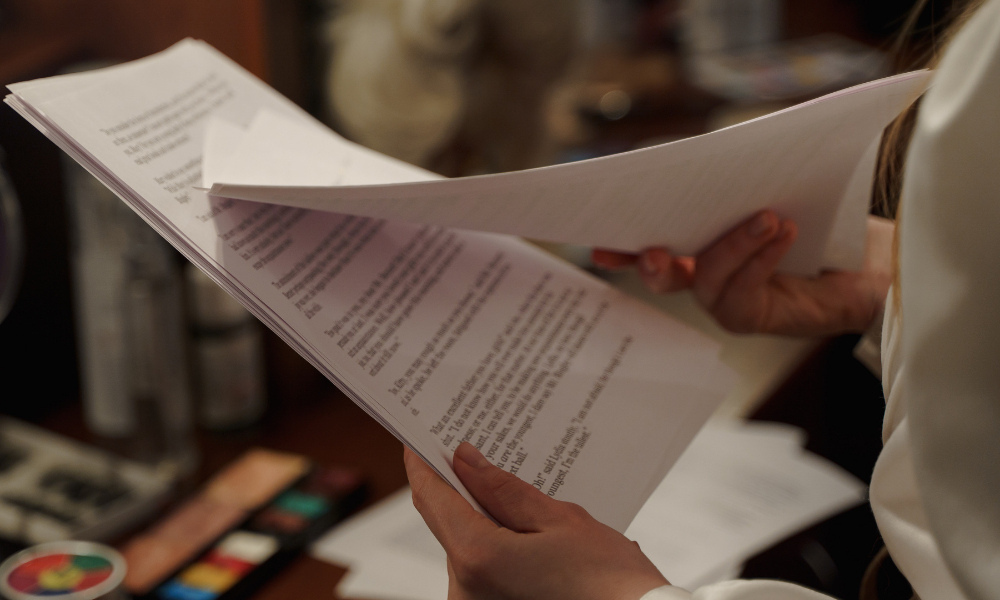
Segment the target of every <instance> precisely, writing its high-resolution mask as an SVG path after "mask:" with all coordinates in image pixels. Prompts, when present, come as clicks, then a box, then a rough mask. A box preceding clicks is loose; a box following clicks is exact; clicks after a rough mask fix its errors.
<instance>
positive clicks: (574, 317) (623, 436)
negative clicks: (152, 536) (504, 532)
mask: <svg viewBox="0 0 1000 600" xmlns="http://www.w3.org/2000/svg"><path fill="white" fill-rule="evenodd" d="M11 90H12V92H13V95H12V96H9V97H8V99H7V101H8V103H10V104H11V105H12V106H13V107H14V108H15V109H16V110H18V112H20V113H21V114H22V115H23V116H25V117H26V118H27V119H28V120H29V121H31V122H32V123H34V124H35V125H36V126H37V127H38V128H39V129H41V130H42V131H43V132H44V133H46V134H47V135H48V136H49V137H50V138H51V139H52V140H53V141H55V142H56V143H57V144H59V145H60V147H62V148H63V149H64V150H66V151H67V152H68V153H69V154H70V155H71V156H73V157H74V158H76V159H77V160H78V161H79V162H81V164H83V165H84V166H85V167H87V168H88V169H89V170H90V171H91V172H92V173H94V174H95V175H96V176H98V177H99V178H100V179H101V180H102V181H103V182H104V183H105V184H106V185H108V186H109V187H110V188H111V189H112V190H114V191H115V192H116V193H117V194H118V195H119V196H120V197H121V198H122V199H123V200H125V201H126V202H127V203H128V204H129V205H130V206H131V207H132V208H133V209H134V210H136V212H138V213H139V214H140V215H141V216H142V217H143V218H144V219H145V220H146V221H147V222H148V223H149V224H150V225H152V226H153V227H154V228H155V229H156V230H157V231H158V232H160V234H161V235H163V236H164V237H165V238H166V239H168V240H169V241H170V242H171V243H173V244H174V245H175V246H176V247H177V248H178V250H180V251H181V252H182V253H184V255H185V256H187V257H188V258H189V259H190V260H191V261H192V262H194V263H195V264H196V265H198V266H199V267H200V268H202V269H203V270H204V271H205V272H206V273H208V274H209V276H211V277H212V278H213V279H214V280H215V281H216V282H217V283H219V284H220V285H222V286H223V287H224V288H225V289H227V290H228V291H229V292H230V293H231V294H233V295H234V297H236V298H237V299H238V300H240V301H241V302H242V303H243V304H244V305H245V306H246V307H247V308H248V309H249V310H251V311H252V312H253V313H254V314H255V315H256V316H257V317H258V318H260V319H261V320H262V321H263V322H264V323H265V324H267V325H268V326H269V327H271V328H272V329H273V330H274V331H275V332H276V333H277V334H278V335H280V336H281V337H282V338H283V339H284V340H285V341H286V342H288V343H289V344H290V345H291V346H292V347H293V348H295V349H296V350H297V351H298V352H299V353H300V354H302V355H303V356H304V357H305V358H306V359H307V360H309V361H310V362H311V363H312V364H313V365H314V366H315V367H316V368H317V369H319V370H320V371H321V372H322V373H324V375H326V376H327V377H328V378H329V379H330V380H331V381H333V382H334V383H336V384H337V385H338V386H339V387H340V388H341V389H342V390H343V391H344V392H345V393H346V394H347V395H348V396H349V397H351V398H352V399H353V400H354V401H355V402H357V403H358V404H359V405H360V406H361V407H362V408H364V409H365V410H366V411H367V412H368V413H369V414H370V415H372V416H373V417H374V418H375V419H377V420H378V421H379V422H380V423H382V424H383V425H384V426H385V427H386V428H387V429H388V430H389V431H391V432H393V433H394V434H395V435H396V436H397V437H399V438H400V439H401V440H402V441H403V442H404V443H406V444H407V445H408V446H410V447H411V448H412V449H413V450H414V451H415V452H417V453H418V454H419V455H421V456H422V457H423V458H424V459H425V460H426V461H427V462H428V463H429V464H430V465H431V466H432V467H434V468H435V469H436V470H437V471H438V472H439V473H441V474H442V476H443V477H445V479H447V480H448V481H449V482H451V483H452V485H454V486H455V487H456V489H458V490H459V491H460V492H462V493H463V494H465V495H466V497H469V496H468V493H467V492H466V491H465V490H464V488H463V487H462V486H461V484H460V482H458V480H457V478H456V477H455V476H454V473H453V472H452V470H451V466H450V460H451V454H452V451H453V449H454V448H455V447H456V446H457V445H458V443H459V441H460V440H461V439H463V438H468V439H470V440H471V441H472V442H473V443H475V444H476V445H477V446H480V447H481V448H482V450H483V452H484V453H485V454H486V455H487V456H488V457H489V458H490V459H491V460H492V461H493V462H495V463H496V464H498V465H501V466H503V467H504V468H506V469H507V470H509V471H511V472H517V474H518V476H520V477H522V478H523V479H525V480H526V481H529V482H532V483H533V484H534V485H536V486H537V487H539V488H540V489H542V490H543V491H545V492H546V493H550V494H552V495H553V496H555V497H558V498H561V499H566V500H572V501H574V502H578V503H580V504H582V505H584V506H585V507H587V509H588V510H590V511H591V513H592V514H593V515H594V516H595V517H597V518H599V519H601V520H602V521H603V522H605V523H607V524H609V525H611V526H613V527H616V528H618V529H619V530H623V529H624V528H625V527H626V526H627V525H628V523H629V522H630V521H631V519H632V517H633V516H634V515H635V513H636V512H637V511H638V509H639V507H640V506H641V504H642V502H643V501H644V500H645V497H646V495H647V493H648V492H649V491H651V489H652V485H653V482H656V481H659V479H661V478H662V475H663V474H664V473H665V472H666V469H668V468H669V466H670V465H671V464H672V463H673V462H674V461H675V460H676V458H677V457H678V456H679V455H680V454H681V452H682V451H683V449H684V447H685V446H686V445H687V443H688V442H689V441H690V439H691V438H692V437H693V436H694V434H695V433H696V432H697V430H698V428H699V427H700V426H701V424H702V423H703V422H704V421H705V419H707V418H708V415H709V414H710V413H711V412H712V410H713V408H714V407H715V405H716V404H717V403H718V402H719V401H720V400H721V399H722V398H723V397H724V396H725V394H726V392H727V390H728V389H729V387H730V386H731V384H732V374H731V372H730V370H729V369H728V368H726V367H725V366H724V365H722V364H721V363H720V362H719V360H718V356H717V354H718V345H717V344H716V343H714V342H712V341H711V340H709V339H708V338H706V337H705V336H703V335H701V334H699V333H697V332H695V331H694V330H692V329H690V328H688V327H686V326H684V325H682V324H680V323H678V322H676V321H674V320H672V319H669V318H666V317H665V316H663V315H662V314H660V313H658V312H657V311H655V310H653V309H651V308H649V307H648V306H646V305H643V304H641V303H639V302H637V301H634V300H632V299H629V298H628V297H626V296H624V295H623V294H621V293H620V292H618V291H616V290H614V289H612V288H610V287H609V286H608V285H607V284H605V283H604V282H601V281H600V280H598V279H596V278H593V277H591V276H590V275H588V274H586V273H585V272H583V271H580V270H579V269H576V268H575V267H571V266H570V265H568V264H566V263H563V262H562V261H559V260H557V259H555V258H553V257H551V256H549V255H547V254H545V253H543V252H542V251H540V250H538V249H537V248H535V247H533V246H531V245H529V244H526V243H524V242H522V241H520V240H518V239H515V238H511V237H506V236H499V235H492V234H477V233H469V232H461V231H449V230H445V229H440V228H436V227H429V226H419V225H408V224H403V223H390V222H385V221H378V220H372V219H361V218H358V217H350V216H345V215H338V214H332V213H327V212H313V211H307V210H303V209H296V208H289V207H283V206H277V205H265V204H258V203H253V202H243V201H238V200H230V199H219V198H210V197H208V196H207V195H206V194H204V193H203V192H200V191H198V190H197V189H193V188H192V186H197V185H199V183H200V182H201V180H202V155H201V154H202V153H201V148H202V145H203V143H205V141H206V140H205V138H206V128H207V127H208V123H209V122H210V120H211V119H213V118H217V119H221V120H223V121H225V122H227V123H228V125H221V126H219V127H216V126H213V127H214V129H213V130H212V132H211V135H210V136H209V139H210V141H212V143H213V144H215V145H216V146H218V147H222V148H223V152H222V155H221V157H220V160H219V161H217V162H215V163H213V162H212V161H209V167H210V173H209V175H211V174H212V172H215V171H217V170H226V169H229V161H230V160H232V159H233V157H235V156H238V155H239V153H240V152H242V151H243V150H244V149H245V145H244V143H243V139H245V138H242V137H241V135H247V134H241V133H240V132H237V131H236V129H234V127H235V128H239V129H246V128H248V127H251V124H252V122H253V121H254V119H255V117H257V116H258V115H260V116H262V118H263V119H264V121H262V123H263V124H264V125H266V124H267V115H272V116H274V115H276V116H278V117H280V119H282V120H283V121H284V122H286V123H297V124H298V126H297V127H296V130H298V131H303V132H308V131H309V130H313V131H314V132H315V136H314V137H318V138H321V139H325V140H329V139H331V138H330V134H328V133H326V130H325V128H324V127H323V126H322V125H321V124H320V123H319V122H317V121H316V120H314V119H312V118H311V117H310V116H308V115H307V114H305V113H304V112H302V111H301V110H300V109H298V108H297V107H295V106H294V105H293V104H292V103H291V102H289V101H287V100H286V99H284V98H282V97H281V96H280V95H278V94H277V93H276V92H274V91H273V90H271V89H269V88H267V87H266V86H264V85H263V84H262V83H261V82H260V81H258V80H256V79H254V78H253V77H252V76H250V75H249V74H247V73H246V72H245V71H243V70H242V69H241V68H239V67H238V66H236V65H235V64H234V63H232V62H231V61H229V60H228V59H226V58H225V57H223V56H222V55H221V54H219V53H217V52H216V51H214V50H213V49H211V48H210V47H208V46H207V45H205V44H203V43H199V42H194V41H186V42H183V43H181V44H178V45H177V46H175V47H173V48H172V49H170V50H168V51H166V52H164V53H161V54H159V55H156V56H154V57H152V58H149V59H145V60H143V61H140V62H137V63H133V64H129V65H125V66H123V67H118V68H116V69H113V70H111V71H108V72H98V73H95V74H93V75H91V76H86V75H75V76H72V77H70V78H66V79H61V78H56V79H52V80H47V81H42V82H30V83H27V84H19V85H13V86H11ZM251 131H252V129H251ZM272 141H273V142H274V143H276V144H277V142H278V141H279V140H272ZM234 148H235V150H234ZM279 158H280V157H277V156H275V157H274V164H275V166H274V167H268V168H265V167H262V168H261V171H260V174H261V176H262V177H264V178H265V179H266V180H268V181H272V182H276V183H282V182H283V180H282V178H291V177H297V176H298V175H297V174H296V173H298V171H295V169H294V168H293V169H292V170H291V171H286V170H283V167H282V166H281V165H282V163H281V161H280V160H279ZM349 158H350V160H351V161H352V162H351V163H350V164H351V165H353V166H352V167H351V169H350V172H351V173H361V174H364V176H365V177H367V178H368V179H369V180H377V179H379V178H380V177H383V178H384V179H383V180H386V181H393V180H399V179H400V178H403V177H406V178H411V179H412V178H414V177H418V176H425V177H426V174H424V173H423V172H420V171H419V170H417V169H415V168H413V167H409V166H406V165H404V164H403V163H399V162H398V161H393V160H391V159H387V158H384V157H380V156H379V155H377V154H375V153H372V152H370V151H363V152H361V151H358V152H354V153H353V154H352V155H351V156H350V157H349ZM314 170H315V169H309V172H313V171H314ZM359 451H364V449H363V448H359ZM636 456H642V457H644V460H642V461H636V460H634V459H635V457H636ZM470 501H471V498H470Z"/></svg>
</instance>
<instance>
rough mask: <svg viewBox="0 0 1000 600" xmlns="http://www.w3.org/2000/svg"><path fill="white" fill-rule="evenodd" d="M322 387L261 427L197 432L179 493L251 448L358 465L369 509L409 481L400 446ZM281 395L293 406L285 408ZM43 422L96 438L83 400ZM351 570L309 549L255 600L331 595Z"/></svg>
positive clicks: (273, 411)
mask: <svg viewBox="0 0 1000 600" xmlns="http://www.w3.org/2000/svg"><path fill="white" fill-rule="evenodd" d="M324 387H325V388H326V389H325V390H317V391H315V392H314V395H312V396H311V397H308V398H283V399H277V401H276V404H277V405H272V406H271V408H270V410H269V411H268V413H267V416H266V418H265V419H264V420H263V421H262V422H261V423H260V424H259V425H258V426H256V427H255V428H251V429H247V430H244V431H237V432H230V433H207V432H202V433H199V435H198V445H199V448H200V451H201V462H200V466H199V469H198V472H197V474H196V475H195V476H194V477H192V479H191V481H189V482H187V484H186V485H185V486H184V489H183V490H182V491H181V493H180V497H183V495H184V494H185V493H190V491H192V490H193V489H194V488H195V487H196V486H197V485H198V483H199V482H201V481H204V480H205V479H207V478H208V477H210V476H211V475H212V474H213V473H215V472H216V471H218V470H219V469H220V468H221V467H222V466H223V465H225V464H226V463H228V462H230V461H232V460H233V459H235V458H236V457H237V456H239V455H240V454H241V453H243V452H244V451H245V450H246V449H247V448H249V447H252V446H262V447H265V448H270V449H274V450H283V451H287V452H294V453H298V454H302V455H305V456H308V457H309V458H311V459H313V460H314V461H316V462H317V463H320V464H324V465H331V466H332V465H342V466H348V467H352V468H355V469H358V470H360V471H361V472H362V473H363V474H364V478H365V481H366V482H367V484H368V489H369V496H368V500H367V502H366V504H365V506H368V505H371V504H373V503H375V502H376V501H378V500H380V499H382V498H384V497H386V496H388V495H389V494H391V493H392V492H394V491H396V490H398V489H399V488H400V487H402V486H404V485H406V473H405V471H404V469H403V460H402V455H403V450H402V449H403V446H402V444H400V442H399V441H398V440H396V439H395V438H394V437H393V436H392V434H390V433H389V432H388V431H386V430H385V429H384V428H383V427H382V426H381V425H379V424H378V423H377V422H376V421H375V420H373V419H372V418H370V417H369V416H368V415H367V414H365V412H364V411H362V410H361V409H360V408H358V407H357V406H356V405H355V404H354V403H353V402H351V401H350V400H349V399H347V398H346V397H345V396H344V395H343V394H342V393H340V392H339V391H338V390H337V389H335V388H334V387H333V386H332V385H328V384H327V385H326V386H324ZM281 400H285V401H287V404H289V406H282V405H281ZM42 424H43V425H44V426H45V427H47V428H49V429H51V430H53V431H56V432H59V433H61V434H63V435H67V436H70V437H73V438H76V439H80V440H83V441H86V442H89V443H94V442H95V440H94V438H93V436H91V435H89V434H88V433H87V432H86V430H85V428H84V427H83V418H82V413H81V410H80V406H79V405H78V404H72V405H70V406H67V407H66V408H64V409H62V410H59V411H58V412H57V413H56V414H54V415H52V416H51V417H50V418H47V419H45V420H44V421H43V422H42ZM345 572H346V571H345V569H343V568H341V567H337V566H335V565H332V564H329V563H326V562H321V561H318V560H315V559H313V558H311V557H309V556H308V555H307V554H305V553H303V554H302V555H301V556H300V557H299V558H297V559H296V560H295V561H294V562H293V563H292V564H291V565H290V566H289V567H287V568H286V569H284V570H282V571H281V572H280V573H278V575H277V576H275V577H274V578H273V579H271V580H270V581H269V582H268V583H267V584H266V585H265V586H264V587H263V588H262V589H261V590H260V591H259V592H258V593H257V594H255V595H254V596H253V597H254V598H255V600H272V599H273V600H287V599H289V598H297V599H307V598H331V597H333V589H334V586H335V585H336V584H337V582H338V581H339V580H340V578H341V577H342V576H343V575H344V573H345Z"/></svg>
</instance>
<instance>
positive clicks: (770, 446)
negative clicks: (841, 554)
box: [625, 426, 865, 588]
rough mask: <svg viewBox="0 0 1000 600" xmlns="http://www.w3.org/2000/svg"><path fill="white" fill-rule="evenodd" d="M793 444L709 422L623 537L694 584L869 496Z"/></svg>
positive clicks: (680, 581)
mask: <svg viewBox="0 0 1000 600" xmlns="http://www.w3.org/2000/svg"><path fill="white" fill-rule="evenodd" d="M747 433H749V435H747ZM762 434H763V435H762ZM790 442H791V440H790V439H789V438H787V437H786V438H784V439H783V440H780V439H772V440H770V441H769V440H767V433H766V432H761V431H756V432H754V431H753V430H752V429H750V430H747V429H738V428H734V427H732V426H721V427H717V426H709V427H705V428H704V429H702V431H701V432H700V433H699V434H698V437H696V438H695V440H694V441H693V442H692V443H691V445H690V446H689V447H688V450H687V451H686V452H685V454H684V456H682V457H681V459H680V460H679V461H677V464H676V465H674V468H673V469H672V470H671V471H670V474H669V475H667V477H666V479H664V480H663V483H661V484H660V486H659V487H657V488H656V491H654V492H653V494H652V496H650V498H649V500H648V501H647V502H646V505H645V506H643V508H642V510H641V511H640V512H639V514H638V515H637V516H636V518H635V520H634V521H633V522H632V524H631V525H630V526H629V528H628V530H627V531H626V533H625V535H627V536H629V537H630V538H632V539H634V540H635V541H637V542H639V545H640V546H641V547H642V550H643V552H645V553H646V555H647V556H648V557H649V558H650V560H652V561H653V564H655V565H656V566H657V567H658V568H659V569H660V571H661V572H662V573H663V574H664V575H665V576H666V577H667V579H668V580H670V581H671V582H673V583H675V584H676V585H680V586H682V587H687V588H694V587H697V586H700V585H705V584H707V583H711V582H712V580H713V579H712V578H713V576H714V574H715V573H716V572H717V571H718V569H719V568H720V565H725V564H732V563H734V562H742V561H743V560H746V559H747V558H749V557H750V556H753V555H754V554H756V553H757V552H760V551H761V550H764V549H766V548H767V547H769V546H771V545H772V544H774V543H776V542H778V541H780V540H782V539H784V538H785V537H787V536H789V535H791V534H792V533H795V532H796V531H799V530H801V529H803V528H805V527H807V526H809V525H810V524H812V523H815V522H817V521H820V520H822V519H823V518H826V517H828V516H830V515H833V514H836V513H838V512H840V511H842V510H845V509H847V508H849V507H851V506H854V505H856V504H859V503H861V502H862V501H864V498H865V486H864V485H863V484H862V483H861V482H860V481H858V480H857V479H855V478H854V477H852V476H850V475H849V474H847V473H845V472H844V471H842V470H841V469H840V468H839V467H836V466H835V465H833V464H832V463H829V462H827V461H825V460H823V459H821V458H819V457H817V456H815V455H812V454H810V453H807V452H804V451H801V450H800V448H799V447H798V446H797V445H795V444H793V443H790Z"/></svg>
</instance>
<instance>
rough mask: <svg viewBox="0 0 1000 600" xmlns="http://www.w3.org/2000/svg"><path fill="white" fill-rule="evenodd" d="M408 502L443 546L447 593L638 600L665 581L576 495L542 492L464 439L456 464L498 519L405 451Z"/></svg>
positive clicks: (457, 597)
mask: <svg viewBox="0 0 1000 600" xmlns="http://www.w3.org/2000/svg"><path fill="white" fill-rule="evenodd" d="M403 459H404V462H405V463H406V473H407V475H408V477H409V479H410V485H411V486H412V488H413V504H414V505H415V506H416V507H417V510H418V511H419V512H420V514H421V515H422V516H423V518H424V520H425V521H426V522H427V525H428V526H429V527H430V529H431V531H432V532H433V533H434V536H435V537H437V539H438V541H440V542H441V545H442V546H444V549H445V552H447V554H448V576H449V585H448V598H449V600H466V599H472V598H498V599H499V598H544V599H546V600H555V599H559V598H566V599H572V600H590V599H593V600H637V599H638V598H640V597H641V596H642V595H643V594H645V593H646V592H648V591H649V590H652V589H654V588H657V587H659V586H661V585H666V583H667V580H666V579H665V578H664V577H663V575H661V574H660V572H659V571H658V570H657V569H656V567H655V566H653V563H651V562H650V561H649V559H648V558H646V556H645V555H644V554H643V553H642V551H641V550H639V545H638V544H636V543H635V542H631V541H629V540H628V539H626V538H625V536H623V535H622V534H620V533H618V532H617V531H615V530H614V529H611V528H610V527H608V526H606V525H603V524H601V523H599V522H597V521H596V520H595V519H594V518H593V517H591V516H590V515H589V514H588V513H587V511H585V510H584V509H582V508H580V507H579V506H577V505H576V504H570V503H568V502H560V501H558V500H553V499H552V498H549V497H548V496H546V495H545V494H543V493H542V492H540V491H538V490H537V489H535V488H533V487H532V486H531V485H529V484H528V483H526V482H524V481H521V480H520V479H518V478H517V477H516V476H514V475H511V474H510V473H507V472H506V471H503V470H502V469H499V468H497V467H495V466H493V465H491V464H490V463H489V462H488V461H487V460H486V459H485V458H484V457H483V455H482V454H480V453H479V452H478V451H477V450H476V449H475V447H473V446H472V445H471V444H468V443H462V444H461V445H460V446H459V447H458V449H457V450H456V451H455V460H454V469H455V473H456V474H457V475H458V477H459V479H461V481H462V483H463V484H464V485H465V487H466V488H467V489H468V490H469V492H471V493H472V496H473V497H474V498H475V499H476V501H478V502H479V504H480V505H482V507H483V508H485V509H486V510H487V511H488V512H489V513H490V514H491V515H493V517H494V518H495V519H496V521H497V523H499V525H498V524H497V523H494V522H493V521H491V520H490V519H488V518H487V517H485V516H483V515H481V514H479V513H478V512H476V511H475V510H474V509H473V508H472V506H471V505H470V504H469V503H468V502H466V500H465V499H464V498H462V497H461V496H460V495H459V494H458V492H456V491H455V490H454V489H452V488H451V486H449V485H448V484H447V483H445V482H444V480H442V479H441V478H440V477H438V475H437V474H436V473H435V472H434V471H433V470H431V469H430V468H429V467H428V466H427V465H426V464H424V462H423V461H422V460H420V458H419V457H418V456H416V455H415V454H413V453H412V452H410V451H409V450H406V451H405V452H404V456H403Z"/></svg>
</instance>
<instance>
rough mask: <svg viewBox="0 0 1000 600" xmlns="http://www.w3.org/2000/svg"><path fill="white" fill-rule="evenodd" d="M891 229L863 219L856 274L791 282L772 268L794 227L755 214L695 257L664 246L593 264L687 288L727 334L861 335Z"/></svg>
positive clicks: (887, 276) (881, 277)
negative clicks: (864, 231) (864, 225)
mask: <svg viewBox="0 0 1000 600" xmlns="http://www.w3.org/2000/svg"><path fill="white" fill-rule="evenodd" d="M894 228H895V226H894V224H893V223H892V222H891V221H888V220H886V219H879V218H877V217H869V218H868V238H867V241H866V247H865V262H864V266H863V267H862V269H861V271H859V272H857V273H853V272H847V271H826V272H823V273H822V274H820V275H819V276H818V277H811V278H810V277H797V276H793V275H786V274H783V273H778V272H776V271H775V268H776V267H777V265H778V263H779V262H781V259H782V258H783V257H784V256H785V254H786V253H787V252H788V250H789V248H791V247H792V244H793V243H794V242H795V237H796V235H797V229H796V227H795V224H794V223H793V222H791V221H789V220H782V219H780V218H778V216H777V215H776V214H774V213H773V212H772V211H762V212H760V213H758V214H757V215H755V216H754V217H752V218H750V219H749V220H747V221H746V222H745V223H743V224H741V225H739V226H737V227H736V228H735V229H733V230H732V231H730V232H729V233H727V234H726V235H724V236H722V237H721V238H720V239H719V240H718V241H716V242H715V243H714V244H712V245H711V246H709V247H708V248H707V249H706V250H704V251H703V252H701V253H700V254H698V255H697V256H693V257H689V256H673V255H671V254H670V252H669V251H668V250H666V249H664V248H652V249H649V250H645V251H643V252H642V253H640V254H622V253H617V252H610V251H607V250H594V251H593V254H592V259H593V262H594V264H595V265H597V266H599V267H604V268H610V269H615V268H622V267H626V266H630V265H636V266H637V267H638V269H639V274H640V276H641V277H642V280H643V281H644V282H645V284H646V286H647V287H648V288H649V289H650V290H652V291H654V292H658V293H666V292H674V291H678V290H684V289H690V290H691V291H692V293H693V294H694V296H695V297H696V298H697V299H698V302H699V303H700V304H701V305H702V306H703V307H704V308H705V309H706V310H707V311H708V312H709V313H711V314H712V316H713V317H714V318H715V319H716V321H718V323H719V324H720V325H722V326H723V327H725V328H726V329H728V330H730V331H733V332H736V333H773V334H785V335H832V334H838V333H845V332H861V331H865V330H866V329H867V328H868V327H869V326H870V325H871V323H872V321H873V320H874V319H875V318H876V317H877V316H878V315H879V314H880V313H881V312H882V309H883V307H884V302H885V296H886V293H887V291H888V289H889V284H890V283H891V281H892V236H893V231H894Z"/></svg>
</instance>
